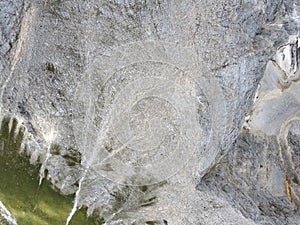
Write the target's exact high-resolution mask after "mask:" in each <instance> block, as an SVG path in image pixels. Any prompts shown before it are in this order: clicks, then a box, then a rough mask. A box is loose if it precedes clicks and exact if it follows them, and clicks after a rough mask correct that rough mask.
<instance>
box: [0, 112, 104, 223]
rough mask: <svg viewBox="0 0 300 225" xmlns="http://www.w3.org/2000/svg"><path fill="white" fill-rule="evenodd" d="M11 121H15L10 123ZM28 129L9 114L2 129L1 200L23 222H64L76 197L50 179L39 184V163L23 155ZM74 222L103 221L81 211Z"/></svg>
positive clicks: (0, 130)
mask: <svg viewBox="0 0 300 225" xmlns="http://www.w3.org/2000/svg"><path fill="white" fill-rule="evenodd" d="M9 124H11V125H10V126H9ZM23 136H24V128H22V126H21V127H19V128H17V120H16V119H12V120H11V118H9V117H5V118H4V119H3V120H2V123H1V129H0V199H1V201H2V202H3V204H4V205H5V206H6V207H7V209H8V210H9V211H10V212H11V213H12V214H13V215H14V216H15V217H16V219H17V221H18V224H19V225H61V224H62V225H63V224H65V222H66V219H67V217H68V214H69V212H70V211H71V209H72V206H73V203H72V201H73V198H74V196H62V195H61V194H59V193H58V192H56V191H54V190H53V189H52V188H51V187H50V183H49V182H48V181H47V180H44V181H43V184H42V185H41V186H40V187H39V186H38V177H39V176H38V175H39V165H31V164H30V163H29V159H28V157H27V156H26V155H25V154H19V153H18V152H19V148H20V146H21V143H22V140H23ZM70 224H71V225H98V224H103V221H101V220H97V219H95V218H87V217H86V209H81V210H79V211H78V212H77V213H76V214H75V216H74V217H73V219H72V221H71V223H70Z"/></svg>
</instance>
